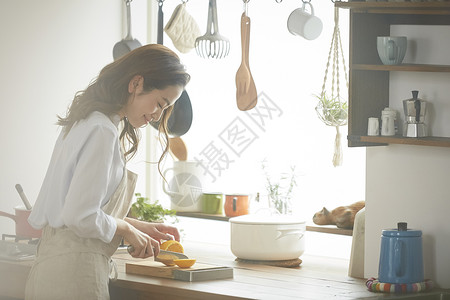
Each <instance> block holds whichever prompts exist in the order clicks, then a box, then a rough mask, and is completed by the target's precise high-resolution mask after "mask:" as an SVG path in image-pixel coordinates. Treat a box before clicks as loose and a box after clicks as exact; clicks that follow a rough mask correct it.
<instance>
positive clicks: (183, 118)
mask: <svg viewBox="0 0 450 300" xmlns="http://www.w3.org/2000/svg"><path fill="white" fill-rule="evenodd" d="M163 2H164V0H158V5H159V8H158V38H157V41H158V44H161V45H162V44H163V27H164V25H163V23H164V22H163V20H164V14H163V11H162V5H163ZM159 123H160V122H152V123H150V124H151V125H152V126H153V128H155V129H158V128H159ZM191 124H192V104H191V99H190V98H189V95H188V93H187V92H186V90H184V91H183V93H181V96H180V98H178V100H177V101H176V102H175V105H174V106H173V110H172V114H171V115H170V117H169V120H168V121H167V127H168V130H169V134H170V135H171V136H182V135H184V134H185V133H186V132H188V130H189V128H191Z"/></svg>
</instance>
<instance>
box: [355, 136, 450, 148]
mask: <svg viewBox="0 0 450 300" xmlns="http://www.w3.org/2000/svg"><path fill="white" fill-rule="evenodd" d="M348 138H349V140H352V141H354V142H364V143H375V144H380V146H381V145H387V144H402V145H416V146H434V147H450V138H448V137H435V136H428V137H422V138H412V137H403V136H351V137H350V136H349V137H348Z"/></svg>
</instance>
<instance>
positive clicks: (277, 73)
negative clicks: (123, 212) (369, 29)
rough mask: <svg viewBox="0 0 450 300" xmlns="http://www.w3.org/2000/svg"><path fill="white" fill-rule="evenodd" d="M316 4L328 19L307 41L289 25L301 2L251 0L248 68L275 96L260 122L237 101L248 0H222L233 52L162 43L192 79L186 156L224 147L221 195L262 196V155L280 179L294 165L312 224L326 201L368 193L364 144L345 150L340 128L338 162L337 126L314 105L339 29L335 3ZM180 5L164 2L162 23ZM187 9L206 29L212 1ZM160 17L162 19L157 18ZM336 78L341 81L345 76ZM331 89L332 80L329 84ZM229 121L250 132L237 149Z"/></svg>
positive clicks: (213, 185)
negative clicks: (206, 53)
mask: <svg viewBox="0 0 450 300" xmlns="http://www.w3.org/2000/svg"><path fill="white" fill-rule="evenodd" d="M311 3H312V5H313V6H314V12H315V15H316V16H318V17H319V18H320V19H321V20H322V22H323V31H322V34H321V35H320V37H319V38H317V39H316V40H313V41H307V40H305V39H303V38H301V37H297V36H294V35H292V34H291V33H289V32H288V30H287V27H286V23H287V19H288V17H289V14H290V13H291V12H292V11H293V10H294V9H296V8H299V7H301V4H302V2H301V1H293V0H291V1H288V0H283V1H282V2H281V3H277V2H276V1H275V0H258V1H256V0H255V1H250V2H249V5H248V15H249V17H250V18H251V22H252V23H251V37H250V69H251V72H252V75H253V78H254V81H255V84H256V88H257V91H258V94H259V95H260V97H259V99H260V100H259V101H260V102H262V101H263V100H266V101H269V102H271V103H272V104H273V105H275V106H276V107H278V110H279V111H278V112H276V114H275V115H274V116H273V118H272V119H270V120H269V119H268V120H267V122H266V123H265V124H264V126H258V125H256V123H255V122H254V120H252V119H251V118H250V116H249V115H248V113H246V112H242V111H240V110H238V108H237V106H236V95H235V93H236V86H235V75H236V71H237V69H238V68H239V65H240V61H241V36H240V18H241V14H242V12H243V2H242V1H239V0H235V1H221V0H219V1H217V6H218V25H219V32H220V34H221V35H223V36H225V37H227V38H228V39H229V41H230V44H231V49H230V53H229V55H228V56H227V57H226V58H224V59H219V60H215V59H204V58H201V57H199V56H198V55H197V54H196V51H195V49H194V50H192V51H190V52H189V53H187V54H180V53H179V52H178V51H176V50H175V47H174V46H173V44H172V41H171V40H170V38H169V37H168V36H167V35H164V44H165V45H166V46H168V47H170V48H171V49H174V50H175V51H176V52H177V53H178V54H179V55H180V57H181V59H182V61H183V63H184V64H185V65H186V66H187V68H188V71H189V73H190V74H191V76H192V80H191V82H190V83H189V85H188V86H187V92H188V93H189V97H190V99H191V101H192V105H193V110H194V120H193V124H192V127H191V129H190V131H189V132H188V133H187V134H186V135H184V136H183V137H182V138H183V140H184V141H185V143H186V145H187V149H188V153H189V159H194V158H200V157H201V156H202V152H205V151H207V150H208V147H211V145H216V146H218V147H219V146H220V147H221V149H222V151H223V152H222V153H225V154H227V155H228V157H229V158H230V163H229V166H228V167H227V168H226V169H225V170H223V171H222V173H221V174H220V176H217V178H216V180H215V181H212V180H211V181H210V182H209V183H207V184H206V186H205V187H204V188H205V189H207V190H208V191H216V192H217V191H219V192H223V193H235V192H248V193H253V194H255V193H256V192H260V194H261V198H262V199H265V198H264V197H265V195H266V192H265V177H264V174H263V171H262V161H263V160H264V159H265V160H266V161H267V166H268V168H269V170H270V173H271V175H272V176H273V177H274V178H276V177H279V176H280V174H281V173H283V172H288V171H289V170H290V167H291V166H295V167H296V173H297V175H298V176H297V184H298V186H297V188H296V190H295V195H294V197H293V205H294V214H297V215H299V216H301V217H302V218H304V219H305V220H306V221H308V222H312V220H311V218H312V216H313V214H314V212H316V211H318V210H320V209H321V208H322V207H323V206H326V207H327V208H329V209H332V208H335V207H337V206H340V205H347V204H350V203H353V202H355V201H359V200H364V193H365V149H363V148H348V147H347V146H346V145H347V141H346V136H347V127H341V128H340V131H341V135H342V147H343V153H344V161H343V165H342V166H340V167H333V165H332V157H333V151H334V139H335V134H336V130H335V128H334V127H329V126H326V125H325V124H323V123H322V122H321V121H320V120H319V119H318V117H317V114H316V112H315V106H316V104H317V102H316V99H315V97H314V94H320V92H321V89H322V84H323V78H324V73H325V67H326V63H327V58H328V53H329V50H330V42H331V38H332V33H333V27H334V4H333V3H332V2H331V1H314V0H313V1H312V2H311ZM178 4H180V2H177V1H165V2H164V6H163V9H164V14H165V20H164V24H166V23H167V21H168V20H169V18H170V16H171V14H172V12H173V10H174V8H175V7H176V5H178ZM186 7H187V11H188V12H189V13H190V14H191V15H192V16H193V18H194V19H195V20H196V21H197V23H198V25H199V27H200V31H201V33H202V34H204V33H205V31H206V20H207V12H208V1H207V0H202V1H188V3H187V6H186ZM339 14H340V29H341V37H342V41H343V46H344V54H345V55H346V57H345V58H346V63H347V64H348V11H346V10H340V11H339ZM154 23H155V26H156V21H155V22H154ZM134 28H136V27H134ZM347 70H348V68H347ZM341 75H343V70H342V68H341ZM328 77H329V78H330V77H331V74H328ZM340 80H341V83H343V82H345V80H344V77H343V76H341V78H340ZM327 87H331V82H330V81H328V82H327ZM341 95H342V96H344V97H345V98H346V97H347V92H346V90H345V86H343V87H341ZM249 112H250V113H251V111H249ZM230 126H234V128H239V126H244V127H247V128H248V129H250V131H252V132H250V133H249V134H248V135H247V136H245V137H244V140H242V141H245V143H246V144H245V145H243V146H242V147H241V148H239V149H237V150H236V151H233V150H232V149H230V148H229V147H228V148H227V146H226V145H225V142H224V137H223V136H222V135H223V133H224V131H225V130H227V129H230ZM170 160H171V159H170V158H168V160H167V162H166V166H167V165H170V164H171V161H170ZM155 186H156V187H158V188H159V187H160V186H161V185H160V183H158V184H156V185H155ZM158 199H160V201H162V202H163V203H166V204H167V203H168V201H170V200H169V199H168V198H167V196H166V195H165V194H164V193H162V192H160V193H159V195H158Z"/></svg>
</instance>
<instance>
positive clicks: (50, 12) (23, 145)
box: [0, 0, 146, 234]
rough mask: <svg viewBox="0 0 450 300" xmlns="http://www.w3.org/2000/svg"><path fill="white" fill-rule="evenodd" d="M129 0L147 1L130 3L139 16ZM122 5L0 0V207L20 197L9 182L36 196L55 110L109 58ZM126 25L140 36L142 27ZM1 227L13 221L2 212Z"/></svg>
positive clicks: (9, 207)
mask: <svg viewBox="0 0 450 300" xmlns="http://www.w3.org/2000/svg"><path fill="white" fill-rule="evenodd" d="M135 2H138V1H135ZM136 5H146V1H139V2H138V3H134V2H133V6H132V13H133V16H134V15H135V14H143V15H144V17H145V14H146V10H145V9H136V8H135V6H136ZM123 8H124V4H123V1H122V0H114V1H111V0H96V1H90V0H77V1H56V0H41V1H34V0H20V1H1V3H0V36H1V37H2V40H3V42H2V47H1V48H0V66H1V67H0V82H1V89H0V111H1V114H2V117H1V118H0V128H2V130H1V131H0V140H1V141H2V148H1V152H0V153H1V155H0V210H2V211H5V212H9V213H14V210H13V207H14V206H16V205H21V204H22V202H21V200H20V198H19V196H18V194H17V192H16V190H15V188H14V186H15V184H16V183H20V184H22V186H23V188H24V191H25V193H26V195H27V196H28V198H29V200H30V202H31V203H32V204H33V203H34V202H35V199H36V197H37V194H38V192H39V189H40V186H41V183H42V180H43V177H44V175H45V172H46V169H47V165H48V162H49V160H50V156H51V152H52V149H53V145H54V142H55V139H56V137H57V133H58V131H57V126H55V125H54V124H55V122H56V120H57V119H56V114H64V113H65V111H66V109H67V106H68V105H69V103H70V102H71V100H72V99H73V96H74V94H75V92H76V91H78V90H81V89H84V88H85V87H86V86H87V85H88V83H89V82H90V81H91V79H93V78H94V77H95V76H97V74H98V72H99V71H100V69H101V68H102V67H103V66H105V65H106V64H108V63H110V62H111V61H112V59H113V58H112V49H113V46H114V44H115V43H116V42H118V41H119V40H121V39H122V37H123V36H125V34H124V33H123V32H124V30H123V26H122V15H123ZM139 17H140V16H138V18H139ZM133 23H134V22H133ZM144 25H145V24H144ZM133 32H136V34H134V36H135V37H137V38H138V39H140V40H141V42H142V43H144V42H145V35H146V29H145V28H142V26H141V27H140V26H133ZM141 165H142V164H141ZM141 179H143V177H141ZM141 185H142V183H141ZM0 233H8V234H13V233H14V222H13V221H12V220H10V219H7V218H4V217H1V218H0Z"/></svg>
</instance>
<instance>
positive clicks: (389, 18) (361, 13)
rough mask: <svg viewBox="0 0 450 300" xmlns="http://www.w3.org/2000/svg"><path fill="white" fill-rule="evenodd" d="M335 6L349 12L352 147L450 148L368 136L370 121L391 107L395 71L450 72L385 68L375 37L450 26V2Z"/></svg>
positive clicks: (444, 140) (438, 141)
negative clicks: (399, 28)
mask: <svg viewBox="0 0 450 300" xmlns="http://www.w3.org/2000/svg"><path fill="white" fill-rule="evenodd" d="M335 6H336V7H339V8H347V9H350V53H349V54H350V59H349V62H350V74H349V120H348V145H349V146H376V145H386V144H390V143H393V144H409V145H424V146H441V147H450V137H433V136H430V137H425V138H406V137H403V136H400V135H399V136H393V137H386V136H375V137H374V136H367V121H368V118H369V117H373V116H380V115H381V111H382V110H383V109H384V108H385V107H388V106H389V76H390V74H391V73H392V72H399V71H401V72H446V73H450V65H423V64H401V65H394V66H388V65H383V64H382V63H381V61H380V59H379V57H378V53H377V49H376V48H377V47H376V37H377V36H388V35H390V30H391V29H390V28H391V25H450V2H437V1H436V2H336V3H335ZM400 113H401V114H403V112H400Z"/></svg>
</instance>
